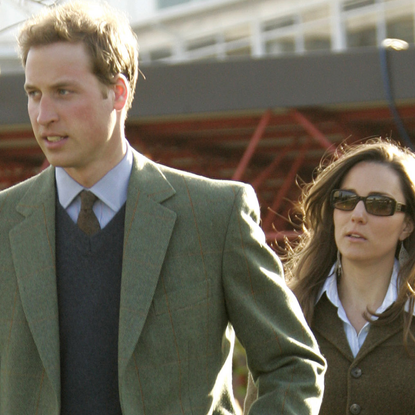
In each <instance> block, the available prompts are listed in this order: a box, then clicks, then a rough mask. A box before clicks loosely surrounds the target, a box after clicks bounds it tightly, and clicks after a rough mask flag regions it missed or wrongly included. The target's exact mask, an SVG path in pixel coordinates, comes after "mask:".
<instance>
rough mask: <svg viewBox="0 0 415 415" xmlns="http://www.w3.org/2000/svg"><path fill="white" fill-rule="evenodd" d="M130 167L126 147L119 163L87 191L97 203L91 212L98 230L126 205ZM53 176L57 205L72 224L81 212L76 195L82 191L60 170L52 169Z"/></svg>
mask: <svg viewBox="0 0 415 415" xmlns="http://www.w3.org/2000/svg"><path fill="white" fill-rule="evenodd" d="M132 166H133V153H132V150H131V147H130V145H129V144H128V143H127V152H126V154H125V156H124V157H123V159H122V160H121V161H120V162H119V163H118V164H117V165H116V166H115V167H114V168H113V169H111V170H110V171H109V172H108V173H107V174H106V175H105V176H104V177H103V178H102V179H101V180H99V181H98V182H97V183H95V184H94V185H93V186H92V187H91V188H89V189H87V190H89V191H91V192H92V193H94V194H95V196H97V197H98V199H99V200H97V201H96V202H95V204H94V207H93V210H94V213H95V215H96V217H97V218H98V221H99V224H100V226H101V228H104V227H105V226H106V225H107V224H108V223H109V222H110V221H111V219H112V218H113V217H114V216H115V214H116V213H117V212H118V211H119V210H120V209H121V207H122V206H123V205H124V203H125V202H126V200H127V190H128V182H129V180H130V175H131V169H132ZM55 173H56V174H55V177H56V186H57V191H58V198H59V202H60V204H61V205H62V206H63V208H64V209H65V210H66V212H67V213H68V215H69V216H70V217H71V219H72V220H73V221H74V222H75V223H76V221H77V219H78V215H79V211H80V210H81V198H80V197H79V193H80V192H81V191H82V190H84V189H85V188H84V187H83V186H81V185H80V184H79V183H78V182H77V181H75V180H74V179H72V177H71V176H69V174H68V173H66V171H65V170H64V169H63V168H62V167H56V168H55Z"/></svg>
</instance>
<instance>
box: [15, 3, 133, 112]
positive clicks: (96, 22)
mask: <svg viewBox="0 0 415 415" xmlns="http://www.w3.org/2000/svg"><path fill="white" fill-rule="evenodd" d="M56 42H71V43H78V42H82V43H84V45H85V47H86V50H87V52H88V53H89V55H90V57H91V66H92V67H91V70H92V72H93V74H94V75H95V76H96V77H97V78H98V79H99V81H100V82H102V83H103V84H105V85H112V84H113V83H114V78H115V77H116V76H117V75H118V74H123V75H124V76H125V77H126V78H127V80H128V82H129V85H130V96H129V100H128V103H127V109H128V108H130V107H131V104H132V101H133V98H134V92H135V86H136V83H137V77H138V44H137V38H136V35H135V33H134V32H133V31H132V29H131V26H130V24H129V22H128V19H127V18H126V17H125V16H123V15H122V14H121V13H119V12H117V11H115V10H114V9H111V8H109V7H108V6H102V5H98V4H95V3H90V2H81V1H76V2H70V3H65V4H63V5H59V6H53V7H49V8H47V9H45V10H44V11H43V12H42V13H40V14H39V15H36V16H34V17H32V18H31V19H29V20H27V21H26V22H25V23H24V25H23V26H22V28H21V29H20V33H19V36H18V44H19V48H20V55H21V59H22V63H23V66H25V65H26V60H27V55H28V53H29V50H30V49H31V48H32V47H36V46H45V45H50V44H52V43H56Z"/></svg>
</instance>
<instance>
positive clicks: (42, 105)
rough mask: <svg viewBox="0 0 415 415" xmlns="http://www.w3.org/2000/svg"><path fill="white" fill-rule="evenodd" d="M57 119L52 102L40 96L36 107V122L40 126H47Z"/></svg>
mask: <svg viewBox="0 0 415 415" xmlns="http://www.w3.org/2000/svg"><path fill="white" fill-rule="evenodd" d="M57 119H58V115H57V112H56V108H55V105H54V103H53V100H52V99H50V98H49V97H46V96H42V98H41V99H40V101H39V106H38V114H37V122H38V123H39V124H41V125H47V124H50V123H51V122H54V121H57Z"/></svg>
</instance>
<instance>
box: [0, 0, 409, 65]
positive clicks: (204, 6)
mask: <svg viewBox="0 0 415 415" xmlns="http://www.w3.org/2000/svg"><path fill="white" fill-rule="evenodd" d="M65 1H66V0H65ZM51 3H52V1H49V0H43V1H42V0H2V1H0V65H1V68H2V70H3V72H6V71H15V70H19V69H18V68H19V64H18V60H17V56H16V52H15V41H14V37H15V33H16V30H17V26H16V23H18V22H20V21H22V20H24V19H25V18H27V17H28V16H29V15H30V14H32V13H34V12H36V11H37V10H39V8H40V7H45V6H44V5H49V4H51ZM108 3H109V4H112V5H113V6H115V7H117V8H119V9H121V10H123V11H124V12H125V13H126V14H127V15H128V16H129V19H130V21H131V24H132V26H133V28H134V30H135V31H136V32H137V34H138V38H139V43H140V53H141V61H142V62H143V63H150V62H160V63H161V62H164V63H175V62H182V61H189V60H199V59H212V58H213V59H226V58H234V57H243V56H245V57H246V56H252V57H261V56H266V55H280V54H286V53H300V54H302V53H314V52H319V51H330V50H331V51H334V52H337V51H342V50H345V49H347V48H355V47H365V46H380V45H381V43H382V41H383V40H384V39H385V38H400V39H403V40H405V41H407V42H408V43H409V44H413V43H414V39H415V34H414V31H415V29H414V26H415V24H414V20H415V0H140V1H133V0H109V1H108ZM6 28H8V29H6Z"/></svg>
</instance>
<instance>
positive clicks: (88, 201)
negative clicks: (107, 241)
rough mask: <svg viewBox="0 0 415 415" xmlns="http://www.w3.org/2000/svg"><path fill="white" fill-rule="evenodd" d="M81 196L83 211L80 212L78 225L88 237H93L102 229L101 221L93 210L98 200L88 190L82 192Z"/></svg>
mask: <svg viewBox="0 0 415 415" xmlns="http://www.w3.org/2000/svg"><path fill="white" fill-rule="evenodd" d="M79 195H80V197H81V211H80V212H79V216H78V221H77V225H78V227H79V229H81V231H83V232H85V233H86V234H87V235H88V236H92V235H94V234H95V233H97V232H98V231H99V230H100V229H101V226H100V225H99V221H98V219H97V217H96V216H95V213H94V211H93V210H92V207H93V206H94V203H95V202H96V201H97V200H98V198H97V197H96V196H95V195H94V194H93V193H92V192H90V191H88V190H82V192H81V193H80V194H79Z"/></svg>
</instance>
